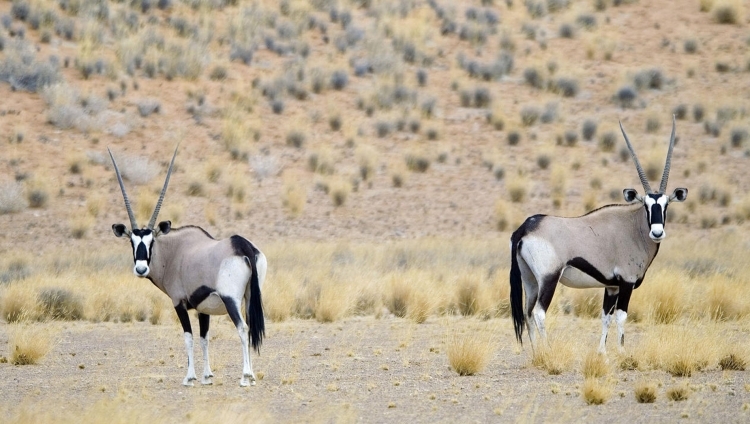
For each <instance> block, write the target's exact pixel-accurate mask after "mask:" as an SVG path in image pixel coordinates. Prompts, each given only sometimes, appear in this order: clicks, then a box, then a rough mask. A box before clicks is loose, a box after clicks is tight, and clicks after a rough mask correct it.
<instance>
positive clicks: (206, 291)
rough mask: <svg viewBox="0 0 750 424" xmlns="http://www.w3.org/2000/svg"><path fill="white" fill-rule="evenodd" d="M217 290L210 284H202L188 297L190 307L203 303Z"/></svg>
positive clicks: (193, 307)
mask: <svg viewBox="0 0 750 424" xmlns="http://www.w3.org/2000/svg"><path fill="white" fill-rule="evenodd" d="M215 291H216V290H214V289H212V288H211V287H208V286H200V287H198V289H197V290H195V291H194V292H193V293H192V294H191V295H190V298H188V301H187V302H188V305H187V306H188V309H195V308H197V307H198V305H200V304H201V302H203V301H204V300H206V298H207V297H208V296H210V295H211V293H213V292H215Z"/></svg>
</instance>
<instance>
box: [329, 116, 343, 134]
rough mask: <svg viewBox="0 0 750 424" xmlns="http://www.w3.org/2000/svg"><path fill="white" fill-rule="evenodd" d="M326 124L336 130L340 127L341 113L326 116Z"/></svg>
mask: <svg viewBox="0 0 750 424" xmlns="http://www.w3.org/2000/svg"><path fill="white" fill-rule="evenodd" d="M328 126H329V127H331V130H332V131H338V130H340V129H341V115H339V114H338V113H337V114H335V115H333V116H331V117H330V118H328Z"/></svg>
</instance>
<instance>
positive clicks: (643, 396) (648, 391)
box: [634, 380, 656, 403]
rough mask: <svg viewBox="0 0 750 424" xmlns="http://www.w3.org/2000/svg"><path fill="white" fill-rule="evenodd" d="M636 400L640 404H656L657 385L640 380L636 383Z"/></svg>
mask: <svg viewBox="0 0 750 424" xmlns="http://www.w3.org/2000/svg"><path fill="white" fill-rule="evenodd" d="M634 393H635V400H636V402H638V403H654V402H655V401H656V383H653V382H650V381H646V380H640V381H638V382H636V383H635V389H634Z"/></svg>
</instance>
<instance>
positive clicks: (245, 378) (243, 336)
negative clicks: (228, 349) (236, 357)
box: [237, 325, 255, 387]
mask: <svg viewBox="0 0 750 424" xmlns="http://www.w3.org/2000/svg"><path fill="white" fill-rule="evenodd" d="M247 330H248V328H247V325H242V326H239V327H237V332H238V333H239V334H240V342H241V343H242V379H241V380H240V386H242V387H245V386H248V385H252V386H254V385H255V374H254V373H253V363H252V359H251V358H250V348H249V347H248V344H249V341H250V338H249V337H248V334H247Z"/></svg>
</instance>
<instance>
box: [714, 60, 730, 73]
mask: <svg viewBox="0 0 750 424" xmlns="http://www.w3.org/2000/svg"><path fill="white" fill-rule="evenodd" d="M714 67H715V69H716V72H718V73H720V74H725V73H727V72H729V71H730V70H731V69H732V67H731V65H729V63H727V62H721V61H719V62H716V64H715V65H714Z"/></svg>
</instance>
